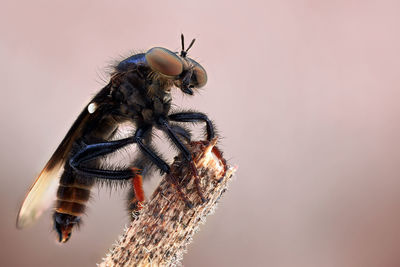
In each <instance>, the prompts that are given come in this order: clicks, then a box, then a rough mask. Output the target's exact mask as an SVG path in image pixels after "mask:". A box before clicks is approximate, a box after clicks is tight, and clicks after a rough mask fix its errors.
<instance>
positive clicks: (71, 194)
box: [55, 164, 94, 217]
mask: <svg viewBox="0 0 400 267" xmlns="http://www.w3.org/2000/svg"><path fill="white" fill-rule="evenodd" d="M93 184H94V179H91V178H87V177H86V178H82V177H79V176H78V175H77V174H76V173H75V172H73V171H72V168H71V167H70V166H69V165H68V164H66V165H65V167H64V173H63V175H62V176H61V179H60V185H59V187H58V191H57V202H56V209H55V210H56V212H58V213H63V214H69V215H73V216H77V217H78V216H81V215H82V214H83V213H84V212H85V207H86V202H87V201H88V200H89V198H90V189H91V188H92V186H93Z"/></svg>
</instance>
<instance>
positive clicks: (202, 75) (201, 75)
mask: <svg viewBox="0 0 400 267" xmlns="http://www.w3.org/2000/svg"><path fill="white" fill-rule="evenodd" d="M181 40H182V50H181V52H180V54H178V53H174V52H172V51H170V50H168V49H166V48H163V47H153V48H151V49H150V50H149V51H147V52H146V54H145V57H146V61H147V64H148V65H149V67H150V68H151V69H152V70H153V71H154V72H155V73H158V74H160V75H161V76H162V77H164V78H166V79H169V80H171V81H172V82H173V84H174V85H175V86H176V87H178V88H179V89H181V90H182V92H183V93H185V94H189V95H192V94H193V89H196V88H201V87H203V86H204V85H205V84H206V83H207V72H206V70H205V69H204V68H203V67H202V66H201V65H200V64H199V63H197V62H196V61H195V60H193V59H191V58H189V57H187V52H188V50H189V49H190V48H191V47H192V46H193V44H194V41H195V39H193V40H192V42H191V43H190V45H189V47H188V48H187V49H186V50H185V44H184V37H183V34H182V35H181Z"/></svg>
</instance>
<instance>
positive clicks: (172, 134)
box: [159, 118, 206, 203]
mask: <svg viewBox="0 0 400 267" xmlns="http://www.w3.org/2000/svg"><path fill="white" fill-rule="evenodd" d="M159 121H160V124H161V126H162V130H163V131H164V132H166V133H167V135H168V137H169V138H170V139H171V140H172V142H173V143H174V144H175V145H176V146H177V147H178V149H179V150H180V151H181V152H182V154H183V156H184V158H185V159H186V161H187V162H188V163H189V167H190V171H191V173H192V175H193V177H194V183H195V186H196V190H197V192H198V194H199V196H200V198H201V201H202V202H203V203H204V202H205V201H206V199H205V198H204V195H203V192H202V190H201V187H200V178H199V176H198V173H197V168H196V166H195V164H194V161H193V157H192V154H191V153H190V151H189V150H188V149H187V147H186V146H185V145H184V144H183V143H182V141H181V140H180V139H179V138H178V136H177V135H176V133H175V132H174V131H173V130H172V128H171V126H170V125H169V123H168V121H167V120H166V119H162V118H160V120H159Z"/></svg>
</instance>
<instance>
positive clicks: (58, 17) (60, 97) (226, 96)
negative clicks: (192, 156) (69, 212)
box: [0, 0, 400, 267]
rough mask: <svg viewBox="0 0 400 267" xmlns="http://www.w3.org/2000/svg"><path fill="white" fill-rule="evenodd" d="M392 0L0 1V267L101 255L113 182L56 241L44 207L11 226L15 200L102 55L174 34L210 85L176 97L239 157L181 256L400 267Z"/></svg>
mask: <svg viewBox="0 0 400 267" xmlns="http://www.w3.org/2000/svg"><path fill="white" fill-rule="evenodd" d="M399 3H400V2H399V1H240V2H239V1H237V2H235V3H234V2H233V1H206V0H203V1H50V0H46V1H45V0H42V1H11V0H3V1H1V10H0V84H1V105H0V111H1V112H0V119H1V125H2V127H1V136H2V138H1V139H0V147H1V150H0V159H1V161H0V162H1V170H0V171H1V176H0V177H1V178H0V179H1V186H0V203H1V205H0V214H1V217H0V225H1V227H0V241H1V242H0V258H1V265H2V266H94V264H95V263H96V262H100V260H101V258H102V256H103V255H104V254H105V252H106V251H107V249H108V248H109V247H110V245H111V244H112V243H113V242H114V240H115V239H116V237H117V235H118V234H119V233H121V231H122V227H123V225H124V224H125V223H126V222H127V221H128V217H127V215H126V213H125V211H124V205H123V204H124V203H123V199H124V197H125V194H124V192H123V191H118V192H111V193H110V191H109V190H104V189H102V190H94V192H95V193H96V194H95V198H94V199H95V201H93V202H92V203H91V204H90V208H89V211H88V215H89V216H87V217H85V218H84V226H83V227H82V229H81V230H80V231H79V233H78V234H74V235H73V237H72V239H71V241H70V242H69V243H68V244H66V245H64V246H59V245H56V242H55V235H54V234H52V233H51V222H50V213H47V214H45V216H43V217H42V218H41V219H40V221H39V222H38V223H37V224H36V225H35V226H34V227H32V228H29V229H26V230H24V231H19V230H16V229H15V217H16V215H17V212H18V208H19V205H20V203H21V201H22V199H23V197H24V195H25V193H26V190H27V189H28V188H29V186H30V184H31V183H32V181H33V179H34V177H35V176H36V175H37V174H38V173H39V171H40V170H41V168H42V167H43V166H44V164H45V162H46V161H47V160H48V159H49V157H50V156H51V154H52V152H53V151H54V149H55V148H56V146H57V145H58V144H59V142H60V141H61V139H62V138H63V136H64V134H65V133H66V132H67V130H68V128H69V127H70V125H71V124H72V122H73V121H74V119H75V118H76V117H77V115H78V113H79V112H80V110H81V109H82V107H83V106H84V105H85V104H86V103H87V101H88V100H89V99H90V97H91V96H92V95H94V94H95V93H96V91H98V90H99V89H100V88H101V87H102V86H103V85H104V82H103V81H102V79H103V78H105V79H107V75H106V71H105V69H106V67H107V66H108V64H109V63H110V62H112V61H113V60H115V59H120V58H121V57H120V55H129V53H130V52H131V51H132V50H134V49H144V50H146V49H148V48H150V47H153V46H163V47H167V48H169V49H171V50H179V49H180V40H179V34H180V33H181V32H183V33H185V35H186V37H187V39H188V40H187V41H189V39H191V38H194V37H195V38H197V42H196V44H195V46H194V47H193V49H192V50H191V51H190V56H192V57H193V58H194V59H196V60H198V61H199V62H200V63H201V64H202V65H203V66H204V67H205V68H206V69H207V71H208V76H209V82H208V85H207V87H206V88H205V90H203V91H202V92H201V94H199V95H196V96H195V97H193V98H188V97H184V98H183V97H182V96H181V94H179V93H177V94H176V97H175V99H176V101H175V103H176V104H178V105H180V106H184V107H196V108H198V109H199V110H202V111H206V112H207V113H208V114H209V115H210V117H211V118H213V119H214V120H215V122H216V124H217V125H218V128H219V130H220V132H221V134H222V136H223V137H224V139H223V140H222V144H221V146H222V148H223V149H224V150H225V155H226V157H227V158H228V159H230V162H232V163H234V164H237V165H239V170H238V172H237V175H236V179H234V181H233V182H232V183H231V186H230V191H229V192H228V193H227V194H226V195H225V197H224V198H223V200H222V203H221V204H220V206H219V208H218V210H217V212H216V214H214V215H213V216H210V217H209V218H208V221H207V224H206V225H204V226H203V227H202V230H201V231H200V232H199V233H198V234H197V235H196V236H195V238H194V242H193V243H192V244H191V245H190V247H189V249H188V253H187V254H186V255H185V258H184V262H183V263H184V265H185V266H274V267H280V266H282V267H290V266H296V267H298V266H301V267H303V266H304V267H306V266H307V267H310V266H311V267H314V266H315V267H320V266H324V267H328V266H332V267H336V266H341V267H347V266H349V267H356V266H363V267H368V266H379V267H382V266H383V267H389V266H393V267H394V266H400V179H399V173H400V145H399V136H400V106H399V97H400V89H399V85H400V73H399V72H400V71H399V70H400V55H399V47H400V36H399V33H400V32H399V23H400V16H399V12H400V4H399ZM97 192H99V193H98V194H97Z"/></svg>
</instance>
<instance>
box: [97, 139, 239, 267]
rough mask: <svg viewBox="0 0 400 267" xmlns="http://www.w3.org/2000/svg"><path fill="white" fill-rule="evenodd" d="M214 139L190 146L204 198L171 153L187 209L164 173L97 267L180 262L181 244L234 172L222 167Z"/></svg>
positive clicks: (184, 165) (185, 167)
mask: <svg viewBox="0 0 400 267" xmlns="http://www.w3.org/2000/svg"><path fill="white" fill-rule="evenodd" d="M215 143H216V140H213V141H211V142H193V143H191V145H190V147H191V151H192V153H193V155H194V159H195V160H194V162H195V165H196V167H197V170H198V174H199V177H200V179H199V181H200V187H201V191H202V192H203V194H204V197H205V199H206V201H205V202H204V203H202V201H201V199H200V197H199V194H198V191H197V190H196V184H195V182H194V179H192V177H191V175H190V171H189V167H188V164H187V162H186V161H184V160H183V158H182V156H178V157H176V158H175V161H174V163H173V164H172V166H171V173H173V174H174V176H175V177H177V178H178V179H180V181H179V184H180V186H179V187H180V188H181V189H182V191H183V193H184V195H185V196H186V197H187V198H188V200H189V201H190V202H191V204H192V205H193V207H192V208H188V207H187V205H186V204H185V202H184V201H183V200H182V196H180V194H179V193H178V192H177V190H176V186H172V184H171V182H170V181H169V180H168V177H165V178H163V180H162V181H161V183H160V185H159V187H158V188H157V189H156V191H155V192H154V194H153V195H152V197H151V198H150V200H149V202H148V203H147V204H145V205H144V207H143V209H142V210H141V211H140V214H139V216H138V218H137V219H136V220H134V221H133V222H132V224H131V225H130V227H129V228H128V229H126V231H125V233H124V234H123V235H122V236H121V237H120V238H119V240H118V241H117V244H116V245H115V247H114V248H113V249H112V250H111V251H110V253H109V254H108V255H107V256H106V258H105V259H103V262H102V263H100V265H99V266H102V267H104V266H107V267H109V266H176V265H180V260H181V259H182V255H183V253H184V252H185V250H186V246H187V245H188V244H189V243H190V242H191V241H192V237H193V235H194V233H196V232H197V231H198V228H199V225H200V224H201V223H204V222H205V218H206V216H207V215H208V214H210V213H212V212H213V211H214V209H215V207H216V204H217V202H218V200H219V199H220V197H221V195H222V194H223V193H224V192H225V191H226V188H227V183H228V182H229V180H230V178H231V177H232V175H233V173H234V171H235V168H232V167H229V166H227V165H226V161H225V160H224V159H223V158H222V155H221V154H220V152H219V150H218V149H217V148H216V147H215Z"/></svg>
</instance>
